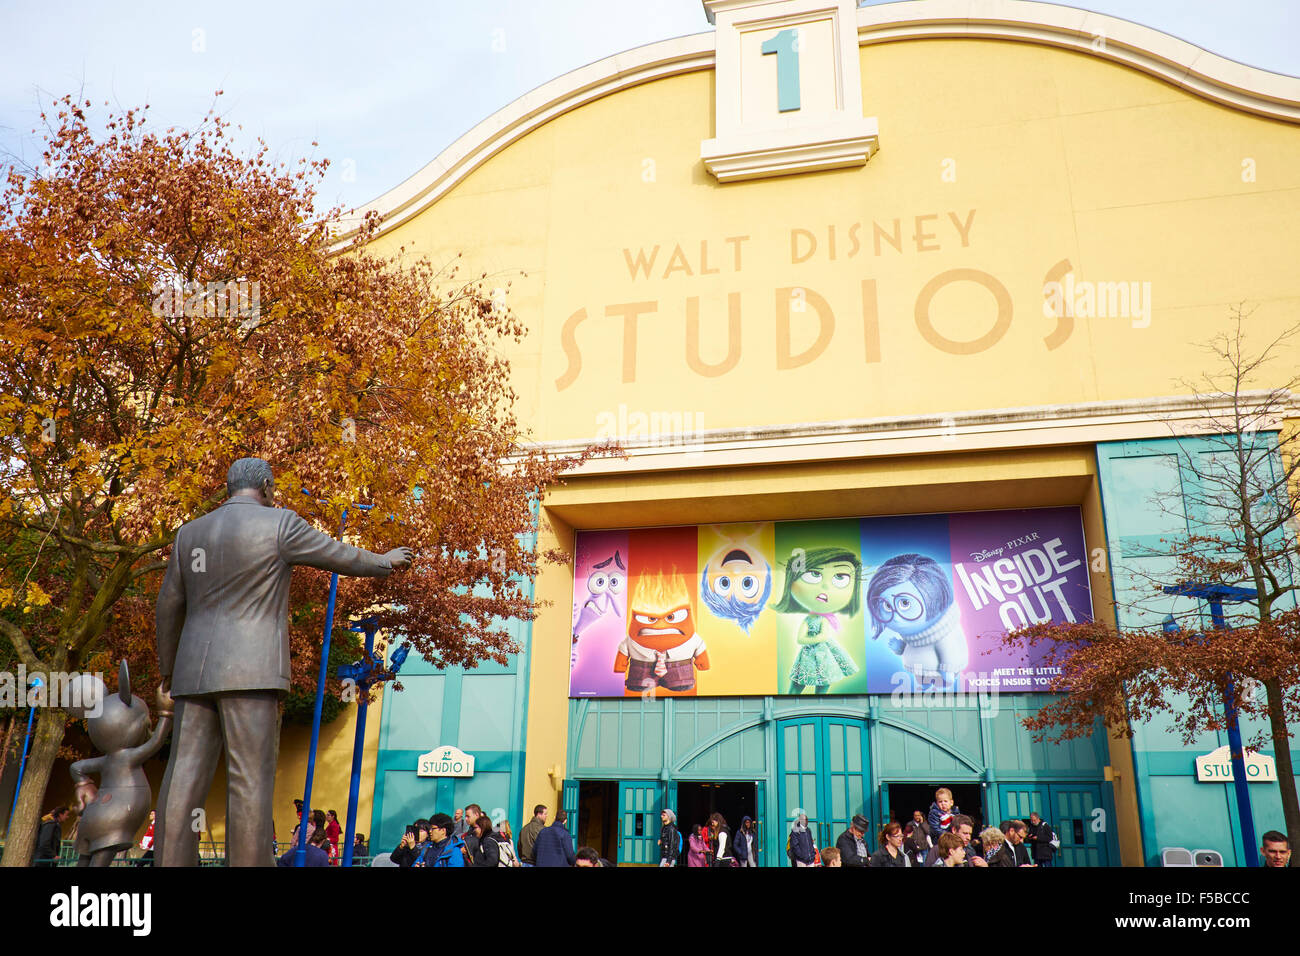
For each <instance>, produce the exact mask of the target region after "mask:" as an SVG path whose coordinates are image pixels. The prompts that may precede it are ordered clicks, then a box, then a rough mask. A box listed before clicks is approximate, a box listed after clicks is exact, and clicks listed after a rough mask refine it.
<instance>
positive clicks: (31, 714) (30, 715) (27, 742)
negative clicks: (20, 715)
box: [5, 677, 44, 834]
mask: <svg viewBox="0 0 1300 956" xmlns="http://www.w3.org/2000/svg"><path fill="white" fill-rule="evenodd" d="M31 684H32V687H40V686H42V684H44V681H42V680H41V679H40V678H39V677H33V678H32V680H31ZM35 719H36V708H35V707H29V708H27V736H26V737H24V738H23V759H22V761H21V762H20V763H19V764H18V782H17V783H16V784H14V799H13V803H11V804H10V805H9V822H8V823H6V824H5V833H6V834H8V833H9V831H10V830H11V829H12V828H13V825H14V811H15V810H17V809H18V795H19V794H20V793H22V792H23V771H25V770H26V769H27V750H28V748H29V747H31V744H32V721H33V720H35Z"/></svg>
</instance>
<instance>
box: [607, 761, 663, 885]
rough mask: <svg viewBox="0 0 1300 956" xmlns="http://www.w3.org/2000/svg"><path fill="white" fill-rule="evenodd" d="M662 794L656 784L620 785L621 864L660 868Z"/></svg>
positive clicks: (621, 782)
mask: <svg viewBox="0 0 1300 956" xmlns="http://www.w3.org/2000/svg"><path fill="white" fill-rule="evenodd" d="M661 793H662V788H661V787H660V785H659V784H658V783H656V782H655V781H653V780H630V781H620V782H619V785H618V860H617V861H615V862H617V863H618V864H620V865H622V864H624V863H650V864H658V862H659V830H660V820H659V814H660V813H661V812H662V811H663V807H662V805H661V804H660V802H659V797H660V794H661Z"/></svg>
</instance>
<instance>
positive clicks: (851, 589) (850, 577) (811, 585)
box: [790, 561, 858, 614]
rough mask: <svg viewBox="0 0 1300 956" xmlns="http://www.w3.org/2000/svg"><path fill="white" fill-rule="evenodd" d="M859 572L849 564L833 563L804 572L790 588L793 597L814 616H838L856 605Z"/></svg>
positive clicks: (847, 562)
mask: <svg viewBox="0 0 1300 956" xmlns="http://www.w3.org/2000/svg"><path fill="white" fill-rule="evenodd" d="M857 589H858V568H857V567H856V566H855V565H854V564H853V563H852V562H850V561H831V562H829V563H827V564H824V565H821V566H819V567H809V568H807V569H805V570H804V571H802V572H801V573H800V574H799V576H798V577H796V578H795V579H794V581H792V582H791V584H790V595H791V596H792V597H793V598H794V599H795V600H796V601H797V602H798V603H799V605H800V606H801V607H803V608H804V609H805V610H808V611H811V612H812V613H813V614H838V613H839V612H840V611H843V610H844V609H845V608H846V607H848V606H849V604H851V603H852V602H853V598H854V596H855V595H856V594H857Z"/></svg>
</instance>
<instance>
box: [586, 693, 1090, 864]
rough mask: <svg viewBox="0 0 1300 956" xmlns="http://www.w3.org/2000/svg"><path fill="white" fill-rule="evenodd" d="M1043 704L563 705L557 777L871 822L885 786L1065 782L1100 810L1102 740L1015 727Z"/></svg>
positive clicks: (778, 855) (773, 830)
mask: <svg viewBox="0 0 1300 956" xmlns="http://www.w3.org/2000/svg"><path fill="white" fill-rule="evenodd" d="M1045 699H1046V698H1045V697H1043V696H1041V695H1016V696H1010V695H1008V696H1004V697H1002V698H998V699H987V698H985V699H979V698H971V699H970V700H969V701H968V702H967V704H966V705H965V706H961V707H956V706H946V705H940V706H932V707H904V706H900V705H898V704H897V703H896V702H891V701H890V700H889V699H888V698H884V697H878V698H871V697H837V698H824V699H817V698H812V697H804V698H797V697H771V698H760V697H743V698H742V697H731V698H680V697H679V698H670V699H667V700H650V699H646V700H643V699H640V698H625V699H621V700H619V699H612V700H605V699H592V698H588V699H583V700H571V701H570V702H569V747H568V765H567V767H566V774H565V777H566V780H569V781H580V780H618V781H620V782H621V783H624V784H625V783H627V782H629V781H644V780H659V781H663V782H664V784H666V787H667V790H668V792H669V793H671V792H672V791H673V790H674V789H675V785H676V782H677V781H679V780H706V781H726V780H736V781H753V782H756V783H757V784H759V787H760V790H761V792H762V793H763V794H765V797H764V799H765V800H766V801H767V803H766V805H765V812H766V813H768V814H776V815H777V816H779V814H780V812H781V811H780V810H779V809H778V808H779V807H787V808H788V807H804V808H811V809H812V811H813V815H814V816H815V815H817V814H820V813H825V814H826V815H827V820H838V818H839V816H842V813H841V811H844V810H845V809H846V808H848V807H851V806H862V807H863V808H864V809H865V810H866V812H867V813H868V815H869V817H870V818H871V819H872V820H873V821H874V820H879V819H880V810H881V807H882V804H883V800H882V796H881V792H880V788H881V786H883V785H887V784H888V783H889V782H890V781H895V782H898V783H907V782H911V783H922V782H924V783H933V782H935V781H936V780H938V781H948V782H952V783H969V782H977V781H978V782H987V783H989V784H990V785H995V784H996V781H997V780H998V779H999V778H1000V777H1005V778H1006V779H1007V781H1008V782H1012V781H1016V780H1021V781H1026V782H1027V783H1026V785H1027V786H1028V785H1032V786H1036V787H1038V788H1039V789H1040V791H1041V793H1043V794H1046V792H1047V789H1046V788H1047V786H1048V784H1054V785H1061V786H1068V785H1070V784H1071V783H1072V782H1075V783H1078V784H1079V785H1087V786H1091V787H1092V788H1093V790H1094V791H1095V792H1096V793H1098V794H1101V799H1102V800H1103V802H1105V801H1106V800H1107V799H1108V794H1109V785H1106V784H1103V783H1102V780H1101V777H1102V772H1101V768H1102V766H1103V765H1104V762H1105V759H1104V754H1105V740H1104V738H1103V737H1102V736H1101V735H1099V734H1094V735H1093V736H1092V737H1090V738H1084V739H1081V740H1078V741H1073V742H1069V743H1065V744H1062V745H1060V746H1059V747H1057V746H1054V745H1051V744H1047V743H1034V742H1033V741H1032V740H1031V735H1030V733H1029V731H1027V730H1025V729H1024V728H1023V727H1022V726H1020V724H1019V721H1020V720H1021V719H1022V718H1023V717H1025V716H1026V715H1028V714H1032V713H1034V712H1035V711H1036V710H1037V708H1038V707H1041V706H1042V704H1043V702H1044V700H1045ZM778 737H779V739H778ZM868 740H870V743H869V744H868ZM819 741H820V742H819ZM778 754H782V755H784V757H781V756H779V755H778ZM782 760H784V764H783V765H782V764H781V761H782ZM828 787H829V789H828ZM670 799H671V798H670ZM818 801H823V802H825V803H826V806H825V807H821V806H814V804H817V803H818ZM832 803H835V805H832ZM1107 805H1109V804H1107ZM837 807H838V809H837ZM777 823H779V824H780V825H776V824H777ZM765 824H766V825H765V829H764V831H763V832H764V841H765V843H764V852H765V854H766V858H767V859H768V860H769V861H770V865H775V864H776V863H777V862H783V861H784V844H783V841H784V838H785V832H786V829H787V828H786V827H785V826H784V821H776V820H767V821H765ZM827 825H829V824H827ZM1108 849H1110V847H1109V846H1106V847H1103V848H1102V851H1105V850H1108ZM1088 852H1091V851H1088ZM1080 853H1081V854H1084V853H1085V851H1084V850H1082V849H1081V850H1080ZM1080 858H1081V859H1082V858H1083V857H1082V856H1081V857H1080ZM1097 858H1098V859H1100V860H1103V861H1104V860H1105V859H1107V856H1106V853H1105V852H1100V851H1099V855H1098V856H1097Z"/></svg>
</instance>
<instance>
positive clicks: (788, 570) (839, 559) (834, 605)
mask: <svg viewBox="0 0 1300 956" xmlns="http://www.w3.org/2000/svg"><path fill="white" fill-rule="evenodd" d="M861 577H862V562H861V560H859V558H858V556H857V555H856V554H854V553H853V552H852V551H848V550H846V549H845V548H814V549H813V550H811V551H804V550H803V549H801V548H796V549H795V550H794V551H793V552H791V554H790V560H789V561H787V562H786V565H785V591H784V594H783V596H782V598H781V600H780V601H778V602H777V603H776V604H774V605H772V607H773V609H774V610H775V611H776V612H777V613H778V614H803V615H804V618H803V620H802V621H800V622H799V626H798V627H797V628H796V629H795V641H796V642H797V643H798V645H799V653H798V654H797V655H796V656H795V659H794V666H793V667H791V668H790V689H789V690H788V691H787V692H786V693H789V694H802V693H803V691H804V688H805V687H807V686H809V685H812V688H813V693H814V694H825V693H827V692H829V691H830V689H831V685H832V684H834V683H835V682H836V681H840V680H843V679H844V678H846V677H851V676H852V675H854V674H856V673H857V672H858V665H857V663H856V662H855V661H854V660H853V658H852V657H850V656H849V655H848V652H847V651H845V650H844V648H843V647H841V646H840V643H839V641H837V640H836V639H835V637H834V632H837V631H839V629H840V620H839V617H840V615H841V614H844V615H847V616H848V617H852V616H853V615H854V614H857V613H858V609H859V607H860V606H861V603H862V599H861V596H860V592H859V588H858V582H859V581H860V579H861Z"/></svg>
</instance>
